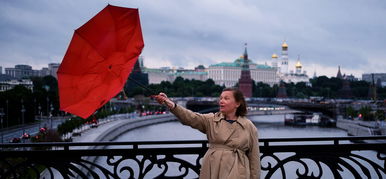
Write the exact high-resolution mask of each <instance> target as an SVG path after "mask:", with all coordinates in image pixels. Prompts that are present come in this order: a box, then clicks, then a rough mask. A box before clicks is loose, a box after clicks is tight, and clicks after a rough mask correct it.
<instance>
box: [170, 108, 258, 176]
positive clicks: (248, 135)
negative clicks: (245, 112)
mask: <svg viewBox="0 0 386 179" xmlns="http://www.w3.org/2000/svg"><path fill="white" fill-rule="evenodd" d="M171 112H172V113H173V114H174V115H175V116H176V117H177V118H178V119H179V120H180V121H181V123H182V124H184V125H189V126H191V127H192V128H195V129H198V130H199V131H201V132H203V133H205V134H206V136H207V138H208V141H209V149H208V151H207V152H206V154H205V156H204V158H203V162H202V167H201V172H200V178H201V179H227V178H228V179H244V178H245V179H256V178H260V156H259V155H260V152H259V143H258V138H257V129H256V127H255V126H254V125H253V123H252V122H251V121H250V120H248V119H247V118H245V117H238V119H237V120H236V122H234V123H233V124H231V123H229V122H227V121H225V120H224V116H223V114H222V113H220V112H217V113H214V114H213V113H209V114H200V113H195V112H192V111H190V110H188V109H185V108H183V107H181V106H179V105H177V106H176V107H175V108H174V109H172V110H171Z"/></svg>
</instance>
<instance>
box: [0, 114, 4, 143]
mask: <svg viewBox="0 0 386 179" xmlns="http://www.w3.org/2000/svg"><path fill="white" fill-rule="evenodd" d="M3 116H4V109H3V108H0V122H1V143H4V131H3V128H4V126H3Z"/></svg>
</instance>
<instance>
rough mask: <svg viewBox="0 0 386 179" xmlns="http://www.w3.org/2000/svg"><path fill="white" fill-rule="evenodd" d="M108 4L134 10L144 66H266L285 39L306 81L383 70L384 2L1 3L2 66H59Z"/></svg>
mask: <svg viewBox="0 0 386 179" xmlns="http://www.w3.org/2000/svg"><path fill="white" fill-rule="evenodd" d="M108 3H110V4H111V5H117V6H124V7H131V8H139V11H140V18H141V25H142V31H143V36H144V40H145V48H144V50H143V52H142V56H143V57H144V59H145V66H147V67H151V68H154V67H164V66H170V67H184V68H194V67H195V66H197V65H200V64H203V65H204V66H205V67H208V66H209V65H210V64H215V63H219V62H232V61H234V60H235V59H236V58H238V57H239V56H240V55H242V53H243V51H244V43H248V53H249V57H250V59H252V60H253V61H254V62H255V63H259V64H264V63H268V64H271V55H272V54H273V53H276V54H279V55H280V50H281V44H282V42H283V41H284V40H285V41H286V42H287V44H288V46H289V59H290V61H289V65H290V67H289V69H290V70H293V69H294V66H295V63H296V59H297V57H298V55H300V60H301V63H302V64H303V68H304V70H306V71H307V73H308V75H310V76H312V75H313V73H314V71H316V73H317V75H318V76H319V75H327V76H336V73H337V69H338V66H339V65H340V66H341V69H342V73H346V74H354V75H355V76H356V77H361V75H362V73H373V72H378V73H380V72H383V73H385V72H386V20H385V19H386V1H384V0H350V1H336V0H319V1H317V0H291V1H286V0H283V1H279V0H268V1H256V0H159V1H154V0H153V1H150V0H123V1H95V0H81V1H76V0H65V1H54V0H35V1H32V0H16V1H13V0H2V1H1V2H0V66H2V67H3V72H4V68H5V67H13V66H14V65H15V64H28V65H31V66H33V68H34V69H41V68H42V67H46V66H47V64H48V63H51V62H54V63H60V62H61V61H62V59H63V55H64V53H65V52H66V50H67V47H68V44H69V42H70V40H71V37H72V34H73V32H74V30H75V29H77V28H79V27H80V26H81V25H82V24H84V23H85V22H87V20H88V19H90V18H91V17H93V16H94V15H95V14H97V13H98V12H99V11H100V10H102V9H103V8H104V7H105V6H106V5H107V4H108Z"/></svg>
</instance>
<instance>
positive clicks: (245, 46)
mask: <svg viewBox="0 0 386 179" xmlns="http://www.w3.org/2000/svg"><path fill="white" fill-rule="evenodd" d="M247 46H248V44H247V43H244V48H245V49H244V59H247V60H248V51H247Z"/></svg>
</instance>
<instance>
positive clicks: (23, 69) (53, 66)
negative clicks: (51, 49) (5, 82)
mask: <svg viewBox="0 0 386 179" xmlns="http://www.w3.org/2000/svg"><path fill="white" fill-rule="evenodd" d="M59 66H60V64H59V63H50V64H48V68H42V69H41V70H34V69H32V67H31V66H30V65H15V67H14V68H5V74H6V75H9V76H11V77H13V78H16V79H22V78H28V77H32V76H39V77H44V76H48V75H51V76H53V77H55V78H57V74H56V72H57V71H58V68H59Z"/></svg>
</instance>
